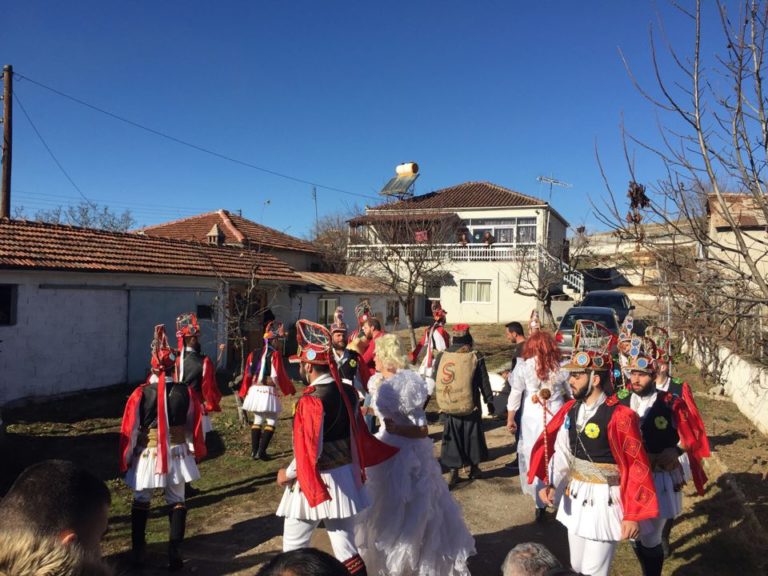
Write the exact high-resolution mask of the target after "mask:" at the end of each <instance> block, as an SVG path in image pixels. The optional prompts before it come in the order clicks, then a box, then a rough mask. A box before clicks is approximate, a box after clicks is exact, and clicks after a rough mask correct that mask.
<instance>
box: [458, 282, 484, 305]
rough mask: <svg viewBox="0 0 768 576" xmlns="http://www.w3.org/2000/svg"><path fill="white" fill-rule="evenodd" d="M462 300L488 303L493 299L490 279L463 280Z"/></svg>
mask: <svg viewBox="0 0 768 576" xmlns="http://www.w3.org/2000/svg"><path fill="white" fill-rule="evenodd" d="M461 301H462V302H467V303H488V302H490V301H491V281H490V280H462V281H461Z"/></svg>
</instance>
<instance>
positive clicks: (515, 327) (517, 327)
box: [506, 322, 525, 337]
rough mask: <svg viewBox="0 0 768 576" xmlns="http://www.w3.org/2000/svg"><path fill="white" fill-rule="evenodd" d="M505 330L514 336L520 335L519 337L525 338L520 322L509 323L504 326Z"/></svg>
mask: <svg viewBox="0 0 768 576" xmlns="http://www.w3.org/2000/svg"><path fill="white" fill-rule="evenodd" d="M506 328H507V330H509V331H510V332H514V333H515V334H520V336H523V337H524V336H525V331H524V330H523V325H522V324H520V322H510V323H509V324H507V325H506Z"/></svg>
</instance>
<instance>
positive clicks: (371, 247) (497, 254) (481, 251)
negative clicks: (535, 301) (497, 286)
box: [347, 243, 536, 262]
mask: <svg viewBox="0 0 768 576" xmlns="http://www.w3.org/2000/svg"><path fill="white" fill-rule="evenodd" d="M393 253H394V254H396V255H397V257H398V258H403V259H410V258H413V259H419V260H450V261H458V262H492V261H496V262H498V261H504V260H507V261H510V262H517V261H520V260H522V259H524V258H534V257H535V255H536V244H502V243H496V244H493V245H491V246H486V245H485V244H467V245H466V246H462V245H461V244H429V245H425V244H352V245H350V246H348V247H347V256H348V258H349V259H350V260H368V259H374V260H375V259H380V258H383V257H386V256H387V255H388V254H393Z"/></svg>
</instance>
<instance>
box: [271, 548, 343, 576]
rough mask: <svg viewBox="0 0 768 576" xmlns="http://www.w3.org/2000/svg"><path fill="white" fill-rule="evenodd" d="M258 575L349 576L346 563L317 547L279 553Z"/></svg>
mask: <svg viewBox="0 0 768 576" xmlns="http://www.w3.org/2000/svg"><path fill="white" fill-rule="evenodd" d="M256 576H349V571H348V570H347V569H346V568H345V567H344V564H342V563H341V562H339V561H338V560H336V558H334V557H333V556H331V555H330V554H326V553H325V552H323V551H321V550H318V549H316V548H299V549H298V550H291V551H290V552H283V553H282V554H278V555H277V556H275V557H274V558H272V560H271V561H270V562H269V563H268V564H266V565H265V566H263V567H262V568H261V570H259V572H258V573H257V574H256Z"/></svg>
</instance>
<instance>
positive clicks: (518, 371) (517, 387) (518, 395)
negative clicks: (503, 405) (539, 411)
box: [507, 362, 525, 412]
mask: <svg viewBox="0 0 768 576" xmlns="http://www.w3.org/2000/svg"><path fill="white" fill-rule="evenodd" d="M507 382H509V385H510V387H511V389H510V391H509V399H508V400H507V412H517V411H518V410H519V409H520V404H521V403H522V401H523V394H525V376H524V375H523V363H522V362H518V363H517V366H515V369H514V370H512V372H510V374H509V376H507Z"/></svg>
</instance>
